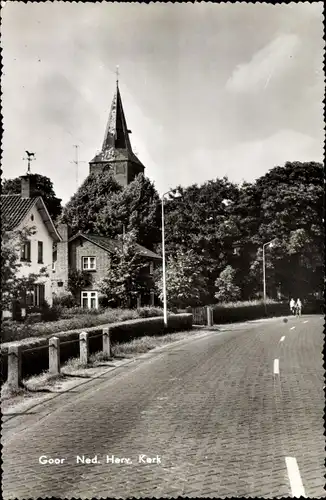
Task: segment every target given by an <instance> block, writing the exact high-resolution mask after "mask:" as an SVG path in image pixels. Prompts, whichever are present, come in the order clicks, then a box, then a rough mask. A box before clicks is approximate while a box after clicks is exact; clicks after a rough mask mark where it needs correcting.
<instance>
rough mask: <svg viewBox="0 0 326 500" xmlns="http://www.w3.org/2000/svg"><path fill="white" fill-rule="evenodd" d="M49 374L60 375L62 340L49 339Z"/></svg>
mask: <svg viewBox="0 0 326 500" xmlns="http://www.w3.org/2000/svg"><path fill="white" fill-rule="evenodd" d="M49 373H51V375H58V374H59V373H60V339H59V337H51V338H50V339H49Z"/></svg>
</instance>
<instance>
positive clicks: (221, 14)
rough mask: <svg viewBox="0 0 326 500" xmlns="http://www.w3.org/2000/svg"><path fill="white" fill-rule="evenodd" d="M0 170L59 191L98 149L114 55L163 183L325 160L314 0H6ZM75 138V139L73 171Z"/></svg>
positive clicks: (127, 106) (69, 187)
mask: <svg viewBox="0 0 326 500" xmlns="http://www.w3.org/2000/svg"><path fill="white" fill-rule="evenodd" d="M2 4H5V5H4V8H3V11H2V41H1V45H2V49H3V75H2V92H3V96H2V106H3V111H2V112H3V127H4V134H3V140H2V149H3V156H2V170H3V174H2V175H3V177H4V178H13V177H17V176H19V175H23V174H24V173H25V172H26V170H27V162H26V161H23V158H24V157H25V156H26V155H25V150H28V151H32V152H35V153H36V161H34V162H32V164H31V171H32V172H34V173H39V174H42V175H45V176H48V177H50V179H51V180H52V181H53V184H54V190H55V192H56V194H57V196H58V197H60V198H62V200H63V203H66V202H67V201H68V200H69V199H70V197H71V196H72V195H73V194H74V192H75V191H76V187H77V185H80V184H81V183H82V181H83V180H84V179H85V178H86V177H87V175H88V172H89V165H88V162H89V161H90V160H91V159H92V158H93V157H94V155H95V154H96V152H97V151H98V150H99V149H100V148H101V145H102V142H103V137H104V132H105V127H106V122H107V119H108V115H109V110H110V106H111V102H112V98H113V95H114V92H115V81H116V66H117V65H119V75H120V76H119V88H120V92H121V97H122V102H123V106H124V111H125V116H126V120H127V124H128V128H129V129H131V130H132V134H131V136H130V138H131V143H132V146H133V149H134V151H135V152H136V154H137V156H138V157H139V159H140V160H141V162H142V163H143V164H144V165H145V167H146V168H145V175H146V176H147V177H149V178H150V179H151V180H152V181H153V182H154V183H155V186H156V188H157V190H158V191H159V193H162V192H165V191H167V190H169V189H170V188H174V187H176V186H177V185H180V184H181V185H182V186H188V185H191V184H194V183H198V184H203V183H204V182H205V181H208V180H210V179H216V178H217V177H218V178H221V177H223V176H228V178H229V179H230V180H231V181H234V182H242V181H243V180H246V181H250V182H252V181H253V180H254V179H256V178H258V177H260V176H262V175H264V174H265V173H266V172H267V171H268V170H270V169H271V168H273V167H274V166H276V165H284V163H285V162H286V161H322V158H323V140H324V135H323V127H324V123H323V108H322V100H323V94H324V83H323V78H324V75H323V69H322V68H323V65H322V63H323V50H324V42H323V39H322V36H323V26H322V21H323V10H322V8H323V4H322V3H321V2H312V3H308V2H302V3H294V2H291V3H290V4H281V5H269V4H266V3H256V4H253V3H240V2H237V3H236V4H232V3H215V4H214V3H212V2H208V3H203V2H200V3H195V4H192V3H179V4H176V3H174V4H172V3H170V2H169V3H166V4H164V3H150V4H148V5H147V4H141V3H114V2H101V3H99V2H97V3H82V2H80V3H79V2H72V3H69V2H45V3H34V2H33V3H32V2H27V3H26V4H25V3H21V2H14V1H7V2H2ZM74 145H78V146H79V147H78V152H79V153H78V155H79V160H80V163H79V166H78V180H77V175H76V174H77V172H76V165H75V164H74V163H73V160H74V159H75V151H76V148H74Z"/></svg>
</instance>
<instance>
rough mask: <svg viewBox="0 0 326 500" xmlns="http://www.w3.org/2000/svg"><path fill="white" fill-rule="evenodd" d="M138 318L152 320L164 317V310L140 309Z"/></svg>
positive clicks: (154, 308) (155, 308) (153, 308)
mask: <svg viewBox="0 0 326 500" xmlns="http://www.w3.org/2000/svg"><path fill="white" fill-rule="evenodd" d="M137 313H138V316H139V317H140V318H151V317H153V316H163V309H161V308H160V307H149V306H145V307H139V308H138V309H137Z"/></svg>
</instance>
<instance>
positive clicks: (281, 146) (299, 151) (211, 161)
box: [180, 129, 323, 185]
mask: <svg viewBox="0 0 326 500" xmlns="http://www.w3.org/2000/svg"><path fill="white" fill-rule="evenodd" d="M322 158H323V144H322V141H319V140H318V139H317V138H314V137H311V136H309V135H306V134H302V133H299V132H296V131H294V130H289V129H283V130H280V131H279V132H277V133H275V134H272V135H270V136H268V137H265V138H263V139H261V140H253V141H244V142H239V143H238V144H236V145H234V147H230V148H227V149H218V150H206V149H201V150H196V151H195V154H194V155H193V157H192V158H187V159H186V161H187V168H186V164H185V165H184V168H183V169H181V172H180V180H181V177H182V178H183V184H186V185H189V184H192V183H194V182H198V183H202V182H203V179H214V178H216V177H219V178H221V177H223V176H224V175H226V176H228V178H229V179H230V180H231V181H233V182H241V180H243V179H245V180H246V181H250V182H252V181H254V180H255V179H256V178H258V177H260V176H262V175H264V174H265V173H266V172H267V171H268V170H270V169H271V168H273V167H275V166H278V165H279V166H282V165H284V164H285V163H286V162H287V161H319V162H321V161H322ZM186 172H187V173H186Z"/></svg>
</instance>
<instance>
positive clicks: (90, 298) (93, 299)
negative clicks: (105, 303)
mask: <svg viewBox="0 0 326 500" xmlns="http://www.w3.org/2000/svg"><path fill="white" fill-rule="evenodd" d="M81 305H82V307H83V308H85V309H97V308H98V293H97V292H92V291H84V292H81Z"/></svg>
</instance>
